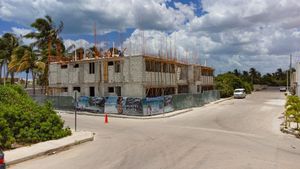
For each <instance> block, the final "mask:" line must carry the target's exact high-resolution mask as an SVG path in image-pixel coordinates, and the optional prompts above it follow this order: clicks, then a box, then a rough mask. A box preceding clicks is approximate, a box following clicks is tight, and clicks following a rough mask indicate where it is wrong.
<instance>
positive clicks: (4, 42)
mask: <svg viewBox="0 0 300 169" xmlns="http://www.w3.org/2000/svg"><path fill="white" fill-rule="evenodd" d="M18 46H19V40H18V38H17V37H16V35H14V34H12V33H5V34H4V35H2V38H1V42H0V60H1V66H0V67H1V68H2V66H3V65H5V64H8V63H9V62H10V61H11V56H12V53H13V50H14V49H15V48H16V47H18ZM9 73H10V75H11V83H12V84H13V83H14V72H13V71H7V74H6V75H5V78H6V79H7V78H8V74H9ZM1 74H2V72H1Z"/></svg>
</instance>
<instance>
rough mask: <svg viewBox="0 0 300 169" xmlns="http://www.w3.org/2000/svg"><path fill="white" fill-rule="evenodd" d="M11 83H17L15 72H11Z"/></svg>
mask: <svg viewBox="0 0 300 169" xmlns="http://www.w3.org/2000/svg"><path fill="white" fill-rule="evenodd" d="M10 83H11V84H15V72H10Z"/></svg>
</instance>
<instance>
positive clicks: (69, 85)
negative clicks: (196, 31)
mask: <svg viewBox="0 0 300 169" xmlns="http://www.w3.org/2000/svg"><path fill="white" fill-rule="evenodd" d="M213 72H214V69H213V68H211V67H206V66H201V65H196V64H187V63H182V62H178V61H174V60H170V59H163V58H159V57H153V56H143V55H137V56H127V57H106V58H90V59H89V58H86V59H81V60H77V61H74V60H73V61H68V62H51V63H50V65H49V94H50V95H60V96H74V91H78V92H79V93H80V95H81V96H124V97H155V96H162V95H169V94H178V93H201V92H202V91H204V90H212V89H213Z"/></svg>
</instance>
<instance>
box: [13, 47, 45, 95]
mask: <svg viewBox="0 0 300 169" xmlns="http://www.w3.org/2000/svg"><path fill="white" fill-rule="evenodd" d="M8 68H9V70H10V71H15V72H23V71H26V73H27V75H26V81H27V80H28V73H29V71H31V73H32V85H33V94H34V95H35V79H36V75H37V73H38V72H43V71H44V70H45V63H44V62H43V61H41V59H40V58H39V53H38V51H36V50H33V48H32V47H31V46H20V47H17V48H16V49H15V50H14V51H13V55H12V59H11V62H10V63H9V65H8ZM26 87H27V82H26Z"/></svg>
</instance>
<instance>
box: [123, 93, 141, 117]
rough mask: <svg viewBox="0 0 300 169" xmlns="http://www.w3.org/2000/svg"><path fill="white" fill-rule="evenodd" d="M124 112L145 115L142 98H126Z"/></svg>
mask: <svg viewBox="0 0 300 169" xmlns="http://www.w3.org/2000/svg"><path fill="white" fill-rule="evenodd" d="M124 113H125V114H128V115H143V106H142V99H141V98H129V97H128V98H126V101H125V111H124Z"/></svg>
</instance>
